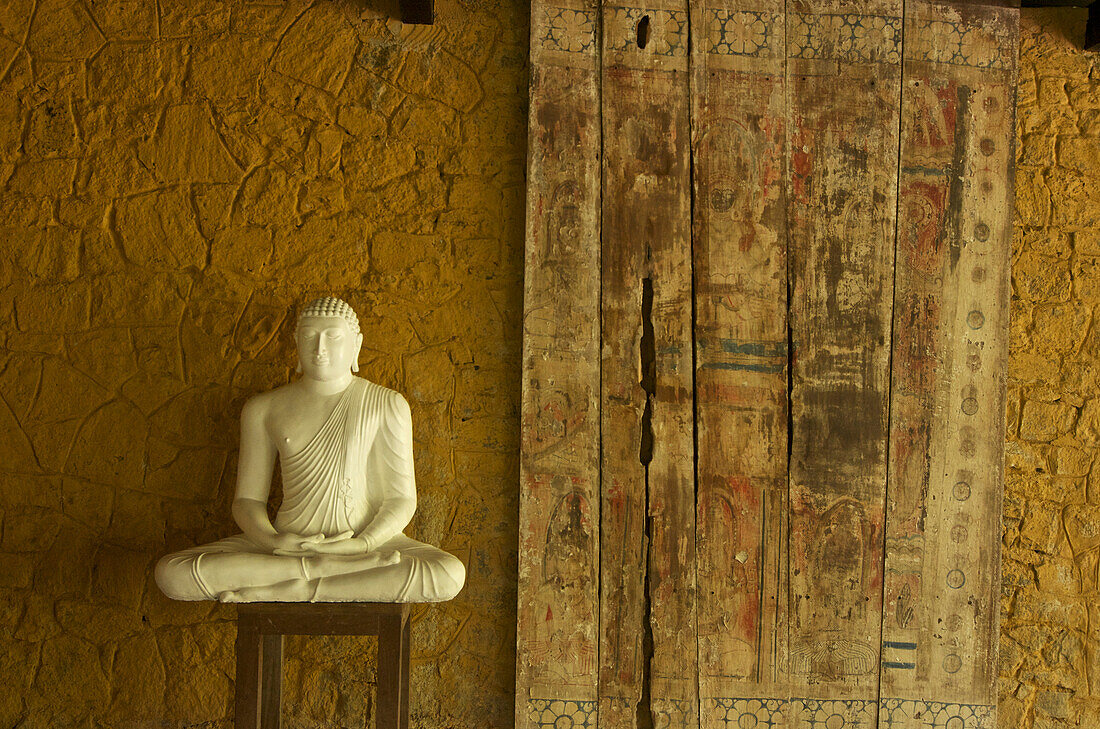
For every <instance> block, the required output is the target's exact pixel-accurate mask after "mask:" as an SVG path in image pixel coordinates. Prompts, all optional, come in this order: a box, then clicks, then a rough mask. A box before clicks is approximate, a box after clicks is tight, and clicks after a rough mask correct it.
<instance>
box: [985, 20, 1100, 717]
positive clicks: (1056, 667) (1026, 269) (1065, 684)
mask: <svg viewBox="0 0 1100 729" xmlns="http://www.w3.org/2000/svg"><path fill="white" fill-rule="evenodd" d="M1084 22H1085V13H1084V11H1082V10H1055V11H1051V10H1045V11H1035V10H1025V11H1024V12H1023V16H1022V22H1021V49H1020V85H1019V98H1018V117H1017V132H1018V139H1017V169H1016V235H1015V241H1014V247H1013V259H1012V334H1011V344H1010V347H1011V350H1010V352H1011V353H1010V358H1009V373H1008V375H1009V404H1008V436H1007V444H1006V474H1005V475H1006V479H1005V481H1006V483H1005V492H1006V493H1005V531H1004V554H1003V570H1004V580H1003V591H1002V595H1003V598H1002V599H1003V604H1002V626H1001V694H1002V696H1001V700H1000V726H1001V727H1002V728H1004V729H1008V728H1009V727H1011V728H1012V729H1018V728H1021V729H1032V728H1034V729H1052V728H1054V727H1059V728H1061V727H1070V726H1080V727H1086V728H1088V729H1092V728H1093V727H1100V589H1098V583H1097V577H1098V574H1097V569H1098V566H1100V561H1098V557H1100V459H1098V458H1097V454H1098V453H1100V57H1098V54H1096V53H1084V52H1082V51H1080V50H1078V49H1079V48H1080V46H1081V34H1082V32H1083V29H1084Z"/></svg>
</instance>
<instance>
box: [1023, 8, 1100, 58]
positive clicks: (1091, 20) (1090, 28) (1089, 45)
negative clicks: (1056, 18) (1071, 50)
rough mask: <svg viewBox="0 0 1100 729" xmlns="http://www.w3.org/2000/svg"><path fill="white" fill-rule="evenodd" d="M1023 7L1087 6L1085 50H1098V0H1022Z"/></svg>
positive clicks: (1099, 42)
mask: <svg viewBox="0 0 1100 729" xmlns="http://www.w3.org/2000/svg"><path fill="white" fill-rule="evenodd" d="M1021 6H1022V7H1025V8H1087V9H1088V11H1089V14H1088V20H1087V21H1086V23H1085V43H1084V49H1085V50H1086V51H1097V50H1100V0H1023V2H1022V3H1021Z"/></svg>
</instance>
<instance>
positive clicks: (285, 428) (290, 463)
mask: <svg viewBox="0 0 1100 729" xmlns="http://www.w3.org/2000/svg"><path fill="white" fill-rule="evenodd" d="M295 338H296V340H297V344H298V360H299V368H298V371H299V372H300V373H301V374H302V377H301V378H300V379H299V380H297V381H296V382H293V383H291V384H289V385H285V386H283V387H279V388H277V389H275V390H272V391H270V392H265V393H262V394H260V395H256V396H255V397H253V398H251V399H250V400H248V402H246V403H245V406H244V409H243V411H242V413H241V447H240V461H239V465H238V473H237V490H236V496H235V499H234V501H233V517H234V519H235V520H236V522H237V525H238V526H239V527H240V528H241V531H242V532H243V533H241V534H238V535H236V536H232V537H229V538H227V539H222V540H220V541H217V542H213V543H211V544H204V545H201V546H198V547H193V548H191V549H186V550H184V551H182V552H176V553H174V554H169V555H167V556H165V557H164V558H162V559H161V560H160V561H159V562H158V563H157V567H156V580H157V584H158V585H159V586H160V589H161V590H162V591H163V592H164V594H165V595H167V596H168V597H171V598H174V599H177V600H221V601H223V602H266V601H274V602H438V601H442V600H449V599H451V598H452V597H454V596H455V595H456V594H457V593H458V591H459V590H460V589H462V585H463V583H464V582H465V579H466V569H465V567H463V565H462V563H461V562H460V561H459V560H458V559H457V558H455V557H454V556H452V555H450V554H447V553H446V552H444V551H442V550H440V549H437V548H435V547H433V546H430V545H428V544H424V543H422V542H418V541H416V540H415V539H412V538H410V537H407V536H405V534H404V533H403V532H402V530H403V529H405V527H406V526H408V524H409V521H410V519H412V515H413V512H414V511H415V509H416V484H415V481H414V477H413V442H412V419H411V415H410V411H409V405H408V403H407V402H406V401H405V398H404V397H402V396H401V395H400V394H399V393H397V392H395V391H393V390H390V389H387V388H385V387H382V386H380V385H376V384H374V383H372V382H368V381H367V380H365V379H363V378H361V377H357V376H356V375H355V374H354V373H355V372H357V371H358V369H359V368H358V358H359V350H360V348H361V347H362V344H363V335H362V334H361V333H360V331H359V320H358V318H357V317H356V315H355V312H354V311H352V309H351V307H350V306H348V304H347V303H345V302H343V301H341V300H340V299H336V298H322V299H317V300H315V301H313V302H311V303H310V304H309V305H307V306H306V307H305V309H303V310H302V312H301V314H300V315H299V317H298V326H297V330H296V333H295ZM276 459H278V461H279V465H280V468H281V471H282V482H283V500H282V504H281V505H280V507H279V510H278V514H277V516H276V517H275V520H274V522H272V521H271V520H270V519H269V518H268V511H267V500H268V496H269V494H270V491H271V479H272V475H273V473H274V469H275V461H276Z"/></svg>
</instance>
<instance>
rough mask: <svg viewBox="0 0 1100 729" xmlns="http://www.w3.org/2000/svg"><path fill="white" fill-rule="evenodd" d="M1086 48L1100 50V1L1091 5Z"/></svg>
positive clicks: (1087, 24) (1086, 30) (1086, 26)
mask: <svg viewBox="0 0 1100 729" xmlns="http://www.w3.org/2000/svg"><path fill="white" fill-rule="evenodd" d="M1085 50H1086V51H1100V3H1093V4H1092V5H1089V19H1088V22H1087V23H1086V24H1085Z"/></svg>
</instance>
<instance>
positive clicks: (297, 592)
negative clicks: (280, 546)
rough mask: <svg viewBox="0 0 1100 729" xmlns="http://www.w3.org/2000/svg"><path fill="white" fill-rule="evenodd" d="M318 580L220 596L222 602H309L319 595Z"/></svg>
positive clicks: (280, 584) (286, 583)
mask: <svg viewBox="0 0 1100 729" xmlns="http://www.w3.org/2000/svg"><path fill="white" fill-rule="evenodd" d="M317 584H318V582H317V580H288V581H287V582H280V583H278V584H275V585H261V586H259V587H242V588H239V589H237V590H226V591H225V592H222V593H220V594H219V595H218V600H219V601H221V602H309V601H310V600H312V599H313V596H314V595H316V594H317Z"/></svg>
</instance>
